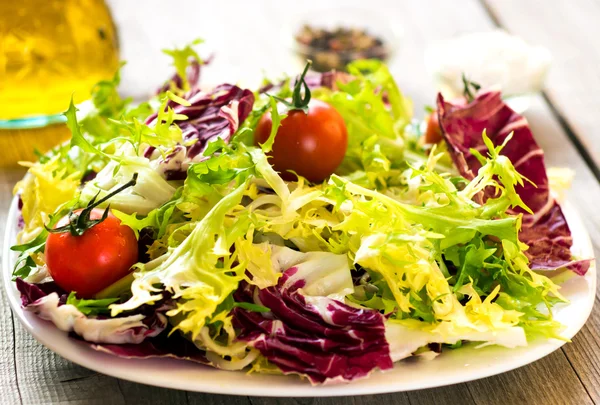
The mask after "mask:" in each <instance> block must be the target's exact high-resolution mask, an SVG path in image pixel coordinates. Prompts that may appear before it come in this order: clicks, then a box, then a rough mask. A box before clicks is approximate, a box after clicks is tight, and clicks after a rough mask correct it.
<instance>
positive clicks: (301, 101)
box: [273, 59, 312, 114]
mask: <svg viewBox="0 0 600 405" xmlns="http://www.w3.org/2000/svg"><path fill="white" fill-rule="evenodd" d="M311 65H312V61H311V60H310V59H309V60H307V61H306V66H304V71H303V72H302V74H301V75H300V76H299V77H298V78H297V79H296V82H295V83H294V90H293V92H292V101H291V102H289V101H287V100H284V99H282V98H280V97H277V96H273V98H275V99H276V100H277V101H279V102H280V103H282V104H284V105H285V106H286V107H288V108H289V109H290V110H302V111H304V113H305V114H308V103H309V102H310V98H311V94H310V88H309V87H308V84H307V83H306V80H304V78H305V76H306V73H307V72H308V69H309V68H310V66H311ZM302 89H304V97H303V96H302Z"/></svg>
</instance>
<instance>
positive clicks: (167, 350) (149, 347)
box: [90, 332, 210, 364]
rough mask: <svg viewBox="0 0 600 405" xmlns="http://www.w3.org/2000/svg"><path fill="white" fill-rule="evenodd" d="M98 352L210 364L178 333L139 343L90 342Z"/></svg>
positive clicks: (195, 347)
mask: <svg viewBox="0 0 600 405" xmlns="http://www.w3.org/2000/svg"><path fill="white" fill-rule="evenodd" d="M90 346H91V348H92V349H94V350H97V351H99V352H104V353H108V354H112V355H113V356H117V357H123V358H126V359H149V358H156V357H167V358H174V359H179V360H189V361H194V362H196V363H201V364H210V362H209V361H208V359H207V358H206V356H205V352H204V351H203V350H200V349H198V347H197V346H196V345H194V344H193V343H192V342H190V341H189V340H187V339H185V338H184V337H183V336H181V334H179V333H173V334H168V333H166V332H165V333H161V334H160V335H159V336H156V337H152V338H149V339H146V340H144V341H143V342H141V343H139V344H120V345H114V344H95V343H93V344H90Z"/></svg>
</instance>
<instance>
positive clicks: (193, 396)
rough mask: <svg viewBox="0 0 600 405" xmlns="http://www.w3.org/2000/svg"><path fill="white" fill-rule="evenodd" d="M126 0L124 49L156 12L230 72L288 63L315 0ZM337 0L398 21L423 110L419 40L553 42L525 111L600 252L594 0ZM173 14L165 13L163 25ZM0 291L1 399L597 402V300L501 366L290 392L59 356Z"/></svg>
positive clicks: (2, 186) (6, 188) (426, 88)
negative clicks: (375, 388)
mask: <svg viewBox="0 0 600 405" xmlns="http://www.w3.org/2000/svg"><path fill="white" fill-rule="evenodd" d="M132 3H133V2H123V1H121V2H119V3H118V4H117V2H116V1H112V2H111V4H112V5H114V7H115V10H114V13H115V18H116V20H117V23H118V24H119V23H125V24H127V26H124V27H123V28H122V30H121V32H122V42H123V45H124V57H125V58H135V57H136V52H137V51H136V48H135V46H134V45H135V43H137V42H135V40H136V38H137V39H141V38H140V37H139V36H140V35H143V34H140V32H141V31H140V27H141V26H142V25H141V24H143V23H142V22H141V21H145V20H146V19H148V18H150V17H152V16H154V22H153V24H155V23H156V22H157V21H159V22H161V23H162V24H164V25H159V26H157V25H154V26H153V28H161V32H160V34H159V35H160V36H161V37H163V36H165V35H166V36H167V37H168V35H169V34H170V33H172V34H173V35H174V36H173V38H175V37H177V38H181V36H182V33H184V34H186V35H187V34H188V33H189V35H187V37H188V38H194V37H196V36H204V37H205V38H208V39H210V38H217V39H216V40H218V44H219V45H218V54H217V59H216V62H215V64H214V67H213V69H215V70H217V71H222V72H232V69H231V67H232V66H233V67H234V69H233V71H235V72H260V68H261V66H267V65H268V66H275V67H277V68H281V69H282V70H284V69H286V68H287V67H288V66H286V62H284V61H283V59H282V58H281V56H282V55H284V54H286V53H287V52H288V51H287V50H286V49H284V48H282V45H281V40H280V39H279V38H278V35H277V32H279V31H278V30H279V29H280V25H281V24H283V21H285V19H284V18H285V17H286V16H289V15H291V13H294V12H295V11H296V10H298V9H301V8H302V7H305V6H310V5H311V4H319V2H318V1H316V0H311V1H304V2H294V3H291V2H286V1H260V2H258V1H254V2H248V1H243V0H236V1H231V0H230V1H228V2H226V4H225V2H220V4H221V5H217V4H213V5H208V4H206V3H208V2H191V1H189V2H177V3H178V6H177V9H178V10H179V11H183V13H179V11H178V12H177V13H175V12H171V13H167V12H166V11H164V10H161V11H156V10H158V7H161V6H160V5H159V4H158V2H156V1H152V2H145V4H144V10H145V11H141V12H140V13H141V14H142V15H141V16H139V18H136V17H135V15H134V14H132V13H129V14H128V13H127V12H126V10H125V9H126V8H127V7H129V9H131V7H135V5H133V4H132ZM153 3H156V4H153ZM184 3H185V4H184ZM211 3H212V2H211ZM215 3H216V2H215ZM138 4H139V3H138ZM344 4H345V5H346V6H348V5H350V6H351V5H354V6H363V7H364V6H365V5H369V6H372V7H373V8H374V9H376V10H378V11H380V12H381V14H383V15H385V16H387V18H389V19H390V20H391V21H392V22H393V23H394V24H398V25H400V26H401V27H403V29H404V32H405V35H404V39H403V41H402V44H401V47H400V51H399V54H398V56H397V59H396V61H395V62H394V63H393V66H392V70H393V71H394V73H395V75H396V77H397V78H398V81H399V83H400V85H401V87H402V89H403V90H404V91H405V93H407V94H409V95H410V96H411V97H412V98H413V99H414V101H415V106H416V110H415V111H416V112H417V113H416V114H417V116H422V113H421V111H422V106H423V105H425V104H432V103H433V100H434V95H435V92H434V89H433V88H432V84H431V80H430V78H429V76H428V75H427V74H426V72H425V67H424V63H423V50H424V47H425V46H426V44H428V43H429V42H430V41H432V40H437V39H442V38H446V37H448V36H451V35H455V34H457V33H459V32H464V31H473V30H486V29H491V28H494V27H495V26H501V27H503V28H505V29H507V30H509V31H510V32H513V33H516V34H519V35H521V36H523V37H524V38H525V39H527V40H530V41H532V42H533V43H535V44H540V45H544V46H546V47H548V48H549V49H550V50H551V51H552V52H553V55H554V58H555V60H554V65H553V69H552V71H551V74H550V76H549V80H548V82H547V86H546V90H545V91H544V93H543V94H542V95H541V96H539V97H536V98H535V99H534V102H533V105H532V107H531V108H530V110H528V112H527V113H526V114H525V115H526V116H527V118H528V119H529V121H530V123H531V126H532V128H533V131H534V134H535V135H536V137H537V139H538V141H539V143H540V144H541V145H542V147H543V149H544V150H545V152H546V161H547V164H548V165H549V166H563V167H570V168H572V169H574V170H575V171H576V177H575V180H574V182H573V186H572V189H571V191H570V194H569V198H570V200H571V202H572V203H573V204H574V205H575V206H576V207H577V208H578V210H579V212H580V213H581V214H582V216H583V218H585V219H586V223H587V228H588V231H589V232H590V235H591V237H592V240H593V242H594V248H595V251H596V254H598V253H599V252H600V213H599V211H598V208H597V207H598V205H599V204H600V184H599V180H600V170H599V168H598V166H597V164H598V163H600V159H598V156H599V155H600V153H598V152H600V146H595V145H594V144H593V140H594V137H597V135H596V133H598V130H597V127H598V126H599V125H600V114H599V113H598V111H599V110H600V96H599V95H598V94H599V90H600V74H598V71H597V68H598V66H599V62H600V50H599V49H598V48H597V47H596V46H595V44H596V43H597V38H598V33H600V29H599V28H598V23H597V22H598V21H599V20H600V3H599V2H598V1H594V0H576V1H571V2H562V1H558V0H553V1H550V0H546V1H542V0H485V1H477V0H454V1H448V0H445V1H444V0H439V1H417V0H414V1H408V0H403V1H400V0H396V1H393V0H389V1H384V0H369V1H368V2H364V1H349V2H344ZM162 7H163V8H164V5H163V6H162ZM138 15H139V14H138ZM165 20H166V21H168V22H166V21H165ZM169 22H170V24H172V26H170V27H169V25H168V24H169ZM147 25H149V26H152V24H147ZM142 31H143V30H142ZM175 34H177V35H175ZM136 35H137V36H138V37H136ZM173 40H174V41H179V39H173ZM128 41H129V42H128ZM161 46H162V44H161ZM149 52H157V50H149ZM219 59H220V60H221V61H220V62H219ZM161 63H164V60H161ZM148 68H151V67H148ZM228 68H229V70H227V69H228ZM138 73H139V74H142V73H143V72H139V71H138ZM133 74H136V72H132V71H129V72H128V73H127V75H125V76H126V77H133V76H132V75H133ZM128 75H129V76H128ZM235 79H236V78H233V80H235ZM133 82H134V81H133V79H132V80H131V83H133ZM125 90H126V91H128V90H131V87H129V88H128V87H127V86H125ZM598 145H600V143H598ZM22 175H23V172H22V171H20V170H13V171H10V170H7V171H0V211H1V212H6V210H7V208H8V205H9V201H10V199H11V190H12V187H13V185H14V183H15V182H16V181H17V180H18V179H19V178H20V177H21V176H22ZM5 219H6V218H5V217H4V216H2V217H0V226H2V225H3V223H4V221H5ZM1 234H2V235H3V234H4V233H3V232H2V233H1ZM0 294H1V295H2V297H1V298H0V307H1V308H2V310H1V311H0V403H1V404H50V403H51V404H58V403H69V404H78V403H86V404H88V403H89V404H95V403H98V404H102V405H109V404H206V403H215V404H251V405H263V404H264V405H267V404H279V403H281V404H291V403H294V402H300V403H302V404H309V403H315V404H338V403H342V401H344V402H345V401H350V402H351V403H354V404H356V405H359V404H365V405H366V404H390V405H391V404H412V405H416V404H461V405H465V404H525V403H526V404H544V405H551V404H590V403H600V337H599V336H600V306H598V305H596V307H595V310H594V311H593V313H592V315H591V317H590V319H589V320H588V322H587V324H586V325H585V327H584V328H583V329H582V331H581V332H579V334H578V335H577V336H575V338H574V339H573V342H572V343H570V344H567V345H565V346H564V347H563V348H562V349H561V350H557V351H556V352H554V353H553V354H551V355H549V356H548V357H546V358H544V359H542V360H539V361H537V362H535V363H533V364H531V365H528V366H525V367H522V368H520V369H517V370H514V371H511V372H508V373H505V374H502V375H498V376H494V377H490V378H486V379H483V380H479V381H474V382H470V383H465V384H458V385H454V386H450V387H445V388H438V389H430V390H423V391H417V392H408V393H398V394H389V395H381V396H366V397H356V398H332V399H328V398H316V399H298V400H295V399H271V398H254V397H253V398H248V397H231V396H219V395H206V394H199V393H192V392H182V391H174V390H167V389H159V388H154V387H149V386H145V385H141V384H135V383H131V382H128V381H123V380H118V379H115V378H111V377H107V376H104V375H101V374H97V373H95V372H92V371H89V370H87V369H84V368H82V367H79V366H77V365H75V364H72V363H70V362H68V361H66V360H64V359H62V358H61V357H60V356H58V355H55V354H54V353H52V352H50V351H49V350H47V349H46V348H44V347H43V346H41V345H40V344H38V343H37V342H36V341H35V340H34V339H33V338H32V337H30V336H29V335H28V334H27V333H26V332H25V330H24V329H23V328H22V327H21V326H20V325H19V324H18V323H17V321H16V320H15V319H14V317H13V315H12V314H11V311H10V310H9V308H8V304H7V303H6V300H5V297H4V295H5V294H4V292H3V291H2V292H0ZM597 297H598V295H597Z"/></svg>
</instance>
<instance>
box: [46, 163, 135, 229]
mask: <svg viewBox="0 0 600 405" xmlns="http://www.w3.org/2000/svg"><path fill="white" fill-rule="evenodd" d="M137 178H138V174H137V173H134V174H133V177H132V178H131V180H129V181H128V182H127V183H125V184H123V185H122V186H121V187H119V188H117V189H116V190H115V191H113V192H111V193H109V194H107V195H106V196H104V197H103V198H101V199H99V200H98V201H96V198H98V195H100V191H98V194H96V195H95V196H94V198H92V199H91V200H90V202H89V203H88V205H87V207H85V208H84V209H83V210H82V211H81V212H80V213H79V214H76V213H75V212H74V211H73V210H70V211H69V213H68V214H67V218H68V219H69V224H68V225H64V226H61V227H58V228H54V229H52V228H48V226H46V225H44V227H45V228H46V230H47V231H48V232H50V233H64V232H69V233H70V234H71V235H73V236H81V235H83V234H84V233H85V231H87V230H88V229H90V228H92V227H93V226H95V225H98V224H99V223H100V222H102V221H104V220H105V219H106V218H107V217H108V213H109V212H110V204H109V205H108V206H107V207H106V209H105V210H104V213H103V214H102V217H101V218H100V219H91V218H90V215H91V214H92V210H93V209H94V208H96V207H97V206H99V205H100V204H102V203H104V202H106V201H107V200H109V199H110V198H112V197H114V196H115V195H117V194H119V193H120V192H122V191H124V190H126V189H128V188H129V187H133V186H135V185H136V183H137Z"/></svg>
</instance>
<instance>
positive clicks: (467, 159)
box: [437, 91, 590, 275]
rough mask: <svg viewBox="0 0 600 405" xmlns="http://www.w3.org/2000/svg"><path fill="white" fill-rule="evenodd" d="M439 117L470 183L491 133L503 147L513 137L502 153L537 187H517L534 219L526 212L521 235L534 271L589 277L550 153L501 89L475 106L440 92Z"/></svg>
mask: <svg viewBox="0 0 600 405" xmlns="http://www.w3.org/2000/svg"><path fill="white" fill-rule="evenodd" d="M437 107H438V117H439V122H440V128H441V129H442V134H443V135H444V139H445V140H446V143H447V144H448V150H449V152H450V154H451V156H452V159H453V161H454V164H455V165H456V167H457V168H458V170H459V172H460V173H461V174H462V176H463V177H465V178H466V179H468V180H471V179H473V178H474V177H475V173H477V171H478V170H479V168H480V167H481V164H480V163H479V161H478V160H477V158H476V157H475V156H474V155H473V154H472V153H471V152H470V149H475V150H477V151H479V152H480V153H483V154H485V152H486V151H487V147H486V146H485V144H484V142H483V138H482V132H483V131H484V130H486V133H487V135H488V137H489V138H490V140H491V141H492V143H493V144H494V145H501V144H502V143H503V142H504V140H505V139H506V137H507V136H509V135H510V134H511V133H512V134H513V138H512V140H511V141H510V142H508V144H507V145H506V146H505V147H504V149H503V150H502V154H503V155H505V156H506V157H508V158H509V159H510V160H511V162H512V163H513V165H514V167H515V169H516V170H517V171H518V172H519V173H521V174H522V175H523V176H525V177H527V178H528V179H529V180H531V181H532V182H533V183H534V184H535V185H533V184H530V183H529V182H525V183H524V185H523V186H518V187H516V191H517V193H518V194H519V196H520V197H521V199H522V200H523V202H524V203H525V204H526V205H527V206H528V207H529V208H530V209H531V210H532V211H533V215H531V214H528V213H526V212H524V211H523V210H515V211H516V212H515V213H522V214H523V224H522V229H521V233H520V234H519V237H520V239H521V241H522V242H524V243H526V244H527V245H528V246H529V249H528V250H527V251H526V252H525V254H526V255H527V257H528V258H529V260H530V266H531V268H532V269H537V270H556V269H558V268H568V269H569V270H572V271H574V272H575V273H577V274H580V275H583V274H585V273H586V271H587V270H588V268H589V265H590V260H588V259H585V260H573V258H572V253H571V246H572V244H573V239H572V236H571V231H570V229H569V226H568V224H567V221H566V219H565V217H564V215H563V213H562V210H561V208H560V206H559V205H558V202H557V201H556V200H555V199H554V198H553V197H552V195H551V194H550V188H549V183H548V176H547V174H546V166H545V164H544V152H543V151H542V149H541V148H540V147H539V145H538V144H537V142H536V141H535V139H534V137H533V133H532V132H531V129H530V128H529V124H528V122H527V120H526V119H525V117H523V116H522V115H520V114H517V113H516V112H515V111H513V110H512V109H511V108H510V107H508V105H506V104H505V103H504V101H502V97H501V94H500V92H498V91H482V92H480V93H478V94H477V96H476V98H475V99H474V100H473V101H472V102H467V101H466V100H465V99H462V98H461V99H456V100H452V101H446V100H444V97H443V96H442V95H441V94H439V95H438V100H437ZM493 192H494V190H486V191H485V193H486V194H485V195H484V196H483V199H484V200H485V199H487V198H489V197H493Z"/></svg>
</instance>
